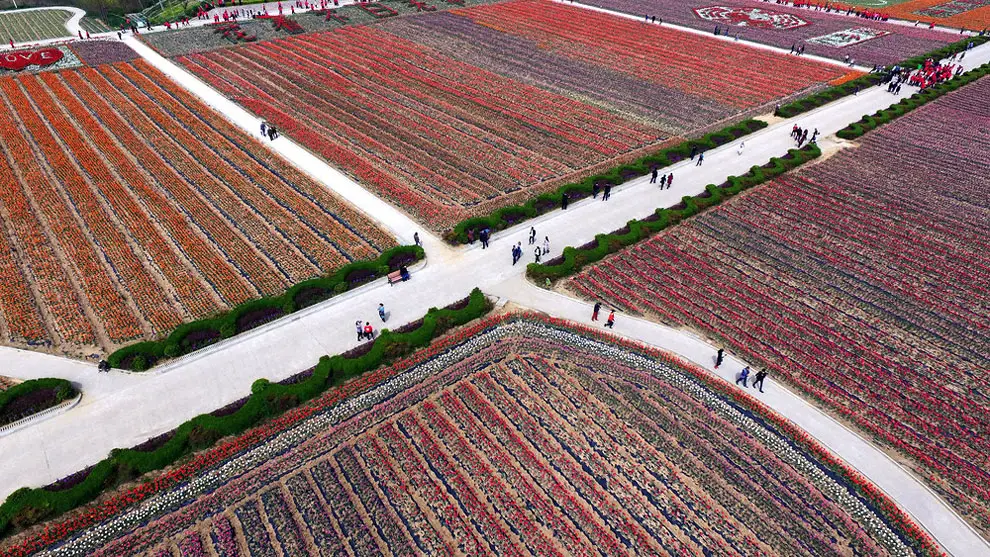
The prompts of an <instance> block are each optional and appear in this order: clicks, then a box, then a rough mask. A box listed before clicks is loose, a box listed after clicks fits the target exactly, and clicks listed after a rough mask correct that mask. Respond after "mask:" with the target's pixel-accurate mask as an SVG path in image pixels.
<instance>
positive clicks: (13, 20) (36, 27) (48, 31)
mask: <svg viewBox="0 0 990 557" xmlns="http://www.w3.org/2000/svg"><path fill="white" fill-rule="evenodd" d="M71 16H72V14H71V13H70V12H67V11H64V10H32V11H27V12H23V11H13V12H0V41H2V42H4V43H6V42H8V41H11V40H13V41H14V42H15V43H24V42H29V41H40V40H44V39H57V38H59V37H67V36H69V32H68V31H67V30H66V28H65V22H67V21H69V18H70V17H71Z"/></svg>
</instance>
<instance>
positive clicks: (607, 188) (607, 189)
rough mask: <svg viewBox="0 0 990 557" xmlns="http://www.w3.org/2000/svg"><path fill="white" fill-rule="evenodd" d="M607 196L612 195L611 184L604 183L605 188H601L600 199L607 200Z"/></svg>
mask: <svg viewBox="0 0 990 557" xmlns="http://www.w3.org/2000/svg"><path fill="white" fill-rule="evenodd" d="M609 197H612V184H605V189H604V190H602V201H608V198H609Z"/></svg>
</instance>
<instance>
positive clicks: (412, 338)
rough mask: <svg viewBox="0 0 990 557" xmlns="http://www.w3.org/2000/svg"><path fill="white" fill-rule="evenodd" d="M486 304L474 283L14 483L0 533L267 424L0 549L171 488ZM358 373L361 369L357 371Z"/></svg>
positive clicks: (364, 380) (358, 385)
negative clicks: (92, 459) (335, 350)
mask: <svg viewBox="0 0 990 557" xmlns="http://www.w3.org/2000/svg"><path fill="white" fill-rule="evenodd" d="M491 309H492V305H491V303H490V302H489V301H488V300H487V299H486V298H485V296H484V295H483V294H482V293H481V291H480V290H478V289H477V288H476V289H474V290H473V291H472V292H471V294H470V296H469V297H468V298H466V299H464V300H462V301H461V302H458V303H456V304H453V305H451V306H449V307H447V308H444V309H436V308H431V309H430V311H429V312H428V313H427V314H426V315H425V316H424V317H423V319H421V320H420V321H418V322H417V323H414V324H410V325H409V326H407V327H404V328H403V329H410V330H408V331H405V332H398V331H396V332H391V331H389V330H387V329H384V330H382V331H381V334H380V335H379V336H378V337H377V338H376V339H375V340H374V342H369V343H366V344H365V345H364V349H363V350H362V351H361V354H351V355H337V356H334V357H332V358H331V357H328V356H324V357H323V358H321V359H320V361H319V363H318V364H317V365H316V367H314V368H312V369H309V370H306V371H303V372H301V373H299V374H297V375H296V376H294V377H290V378H289V379H287V380H285V381H282V382H281V383H271V382H269V381H268V380H266V379H259V380H258V381H255V383H254V384H253V385H252V386H251V395H250V396H249V397H247V398H244V399H241V400H239V401H237V402H234V403H232V404H230V405H228V406H226V407H224V408H221V409H218V410H216V411H214V412H212V413H210V414H203V415H200V416H197V417H195V418H193V419H191V420H189V421H187V422H185V423H183V424H182V425H180V426H179V427H178V428H177V429H175V430H173V431H171V432H167V433H165V434H163V435H160V436H158V437H156V438H154V439H151V440H149V441H148V442H146V443H144V444H142V445H140V446H138V447H135V448H133V449H115V450H114V451H112V452H111V453H110V456H109V457H107V458H106V459H104V460H102V461H100V462H99V463H97V464H96V465H94V466H92V467H90V468H87V469H86V470H82V471H80V472H79V473H77V474H74V475H72V476H70V477H68V478H65V479H63V480H61V481H59V482H56V483H55V484H52V485H50V486H47V487H45V488H37V489H31V488H22V489H19V490H17V491H16V492H14V493H12V494H11V495H10V496H9V497H8V498H7V500H6V501H5V502H4V503H3V505H0V536H6V535H9V534H11V533H12V532H14V531H16V530H18V529H23V528H26V527H29V526H32V525H34V524H37V523H39V522H41V521H44V520H48V519H50V518H53V517H55V516H58V515H60V514H62V513H65V512H68V511H70V510H72V509H75V508H76V507H78V506H80V505H84V504H86V503H88V502H90V501H92V500H93V499H95V498H96V497H98V496H99V495H101V494H102V493H103V491H104V490H107V489H111V488H112V487H114V486H116V485H119V484H120V483H124V482H127V481H129V480H131V479H134V478H135V477H138V476H140V475H142V474H146V473H148V472H152V471H156V470H160V469H162V468H165V467H167V466H169V465H171V464H173V463H174V462H176V461H177V460H178V459H180V458H181V457H183V456H186V455H188V454H189V453H191V452H193V451H197V450H201V449H203V448H206V447H209V446H211V445H212V444H214V443H215V442H216V441H217V440H218V439H221V438H224V437H227V436H229V435H235V434H241V433H243V432H244V431H246V430H248V429H249V428H252V427H254V426H256V425H258V424H260V423H262V422H265V424H266V425H265V426H264V427H262V428H260V429H255V430H252V431H250V432H248V433H246V434H244V436H242V437H240V438H238V439H237V441H235V443H234V444H233V445H232V444H230V443H227V444H225V445H222V446H220V447H218V448H217V449H215V450H214V451H211V452H209V453H206V454H201V455H199V456H197V457H195V458H193V459H192V460H191V461H189V462H187V463H186V464H185V465H184V466H183V467H181V468H179V469H174V470H172V471H171V472H169V473H168V474H166V475H161V476H158V477H156V478H155V479H154V480H152V481H149V482H145V483H142V484H141V486H140V487H138V488H137V489H132V490H130V491H127V492H125V493H122V494H119V495H116V496H114V497H111V498H108V499H105V500H104V502H102V503H100V504H99V505H96V506H95V507H94V508H92V509H90V510H89V511H87V512H85V513H82V514H77V515H76V516H74V517H71V518H68V519H66V520H65V521H63V522H60V523H55V524H52V525H49V526H48V527H46V528H45V529H44V530H43V531H41V532H39V533H38V535H36V536H32V537H29V538H27V539H22V540H20V541H19V542H18V543H17V544H15V545H13V546H9V547H6V548H5V547H2V546H0V551H3V552H4V553H3V554H4V555H26V554H31V553H34V552H36V551H38V550H40V549H42V548H44V547H45V546H48V545H51V544H53V543H57V542H61V541H64V539H65V538H66V537H68V536H70V535H76V534H78V533H79V532H80V531H81V530H83V529H85V528H87V527H90V526H92V525H94V524H96V523H98V522H100V521H101V520H103V519H105V518H109V517H113V516H114V515H116V514H118V513H121V512H123V511H124V510H126V509H127V508H128V507H129V506H130V505H132V504H134V503H137V502H139V501H142V500H144V499H146V498H149V497H152V496H155V495H156V494H158V493H159V492H160V491H162V490H165V489H170V488H172V487H175V486H176V485H177V483H180V482H183V481H185V480H189V479H190V478H191V477H193V476H194V474H196V473H197V472H199V471H202V470H203V469H204V468H206V467H209V466H213V465H215V464H216V463H217V462H219V461H220V460H222V459H224V458H227V457H229V456H231V455H233V454H235V453H237V452H240V450H243V449H244V448H247V447H249V446H250V445H252V444H254V443H257V442H259V441H263V439H265V438H266V437H268V436H269V435H270V434H271V432H272V431H278V430H279V429H280V428H282V427H284V426H285V424H291V423H294V422H295V421H298V420H300V419H302V418H304V417H306V416H309V415H312V414H313V413H314V412H316V411H317V409H318V408H317V407H316V406H313V405H308V406H304V407H302V408H298V409H295V410H289V409H292V408H293V407H296V406H298V405H300V404H302V403H304V402H306V401H308V400H310V399H312V398H314V397H316V396H318V395H321V393H323V392H324V391H326V390H327V389H329V388H330V387H335V388H332V389H330V390H329V392H327V393H326V394H323V395H322V397H321V398H320V399H319V400H320V403H322V404H325V405H333V404H336V403H338V402H340V401H343V400H345V399H346V398H347V397H349V396H352V395H354V394H355V393H357V392H360V391H362V390H364V389H367V388H368V387H369V386H371V385H375V384H377V383H379V382H380V381H382V380H383V379H384V378H385V377H388V376H391V375H394V374H395V373H396V370H395V369H391V368H387V369H378V368H380V366H382V365H385V364H388V363H390V362H392V361H394V360H397V359H399V358H402V357H403V356H405V355H407V354H409V353H410V352H412V351H413V350H416V349H419V348H424V347H427V346H429V345H430V343H431V342H432V341H433V340H434V339H435V338H437V337H439V336H440V335H443V334H444V333H445V332H447V331H448V330H450V329H451V328H453V327H458V326H461V325H464V324H466V323H468V322H469V321H472V320H474V319H477V318H479V317H481V316H483V315H484V314H486V313H488V312H489V311H490V310H491ZM455 338H463V337H456V336H455ZM440 349H441V347H440V346H431V347H429V348H428V349H427V350H425V351H421V352H419V353H417V354H418V355H419V356H420V357H422V356H424V355H427V354H433V353H435V352H436V351H438V350H440ZM376 369H377V370H378V371H375V372H374V373H367V372H370V371H372V370H376ZM362 374H365V375H363V376H361V375H362ZM358 376H361V377H358ZM356 377H357V379H355V378H356ZM0 394H2V393H0ZM287 410H288V412H287ZM238 447H239V448H238ZM231 451H233V452H231ZM93 549H95V548H93ZM87 553H88V552H87ZM110 554H113V552H111V553H110Z"/></svg>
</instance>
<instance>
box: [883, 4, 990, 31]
mask: <svg viewBox="0 0 990 557" xmlns="http://www.w3.org/2000/svg"><path fill="white" fill-rule="evenodd" d="M884 11H885V12H887V13H889V14H890V16H891V17H899V18H903V19H907V20H915V21H918V20H920V21H924V22H928V23H935V24H936V25H948V26H950V27H963V28H966V29H972V30H974V31H981V30H983V29H986V28H987V27H990V2H988V1H987V0H908V1H907V2H904V3H901V4H897V5H895V6H889V7H884Z"/></svg>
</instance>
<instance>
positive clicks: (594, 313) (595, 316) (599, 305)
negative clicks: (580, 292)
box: [591, 302, 602, 321]
mask: <svg viewBox="0 0 990 557" xmlns="http://www.w3.org/2000/svg"><path fill="white" fill-rule="evenodd" d="M601 309H602V303H601V302H595V309H593V310H591V320H592V321H598V312H599V311H601Z"/></svg>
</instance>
